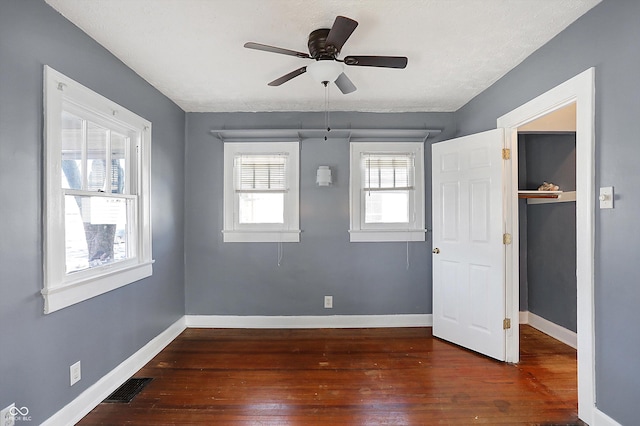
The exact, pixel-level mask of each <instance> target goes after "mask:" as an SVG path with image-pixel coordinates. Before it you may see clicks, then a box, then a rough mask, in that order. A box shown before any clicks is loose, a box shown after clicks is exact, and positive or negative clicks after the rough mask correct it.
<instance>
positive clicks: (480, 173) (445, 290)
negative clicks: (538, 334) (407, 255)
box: [432, 129, 506, 361]
mask: <svg viewBox="0 0 640 426" xmlns="http://www.w3.org/2000/svg"><path fill="white" fill-rule="evenodd" d="M503 146H504V135H503V130H502V129H496V130H491V131H488V132H484V133H479V134H475V135H470V136H465V137H462V138H458V139H452V140H449V141H445V142H439V143H436V144H433V145H432V166H433V168H432V179H433V180H432V210H433V212H432V213H433V255H432V256H433V334H434V336H436V337H439V338H442V339H444V340H448V341H450V342H452V343H455V344H457V345H460V346H464V347H465V348H468V349H471V350H473V351H476V352H480V353H482V354H484V355H487V356H490V357H492V358H496V359H498V360H501V361H504V360H505V343H506V342H505V336H506V333H505V330H504V329H503V320H504V318H505V246H504V244H503V233H504V225H503V224H504V222H505V221H504V209H503V204H504V203H503V201H504V200H503V198H504V195H503V160H502V148H503Z"/></svg>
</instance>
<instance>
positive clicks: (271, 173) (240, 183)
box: [234, 153, 288, 192]
mask: <svg viewBox="0 0 640 426" xmlns="http://www.w3.org/2000/svg"><path fill="white" fill-rule="evenodd" d="M287 159H288V154H286V153H283V154H272V155H260V154H255V155H252V154H238V155H236V158H235V161H234V168H235V170H236V180H235V188H236V191H237V192H285V191H286V190H287Z"/></svg>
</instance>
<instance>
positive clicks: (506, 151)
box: [502, 148, 511, 160]
mask: <svg viewBox="0 0 640 426" xmlns="http://www.w3.org/2000/svg"><path fill="white" fill-rule="evenodd" d="M502 159H503V160H511V150H510V149H509V148H503V149H502Z"/></svg>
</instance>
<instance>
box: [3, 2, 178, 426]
mask: <svg viewBox="0 0 640 426" xmlns="http://www.w3.org/2000/svg"><path fill="white" fill-rule="evenodd" d="M44 64H48V65H50V66H52V67H53V68H55V69H57V70H58V71H60V72H62V73H64V74H66V75H68V76H69V77H71V78H73V79H75V80H76V81H78V82H80V83H82V84H84V85H86V86H88V87H90V88H91V89H93V90H95V91H97V92H98V93H100V94H102V95H104V96H106V97H108V98H110V99H112V100H113V101H115V102H118V103H119V104H121V105H123V106H125V107H126V108H128V109H130V110H132V111H133V112H135V113H137V114H139V115H141V116H143V117H145V118H147V119H149V120H150V121H152V122H153V142H152V143H153V148H152V149H153V152H152V155H153V157H152V162H153V176H152V197H153V198H152V211H153V213H152V214H153V226H154V228H153V253H154V258H155V260H156V263H155V265H154V274H153V276H152V277H150V278H148V279H145V280H142V281H139V282H136V283H133V284H131V285H128V286H126V287H124V288H121V289H119V290H115V291H112V292H110V293H107V294H104V295H102V296H99V297H96V298H93V299H90V300H87V301H84V302H81V303H79V304H76V305H73V306H71V307H68V308H65V309H62V310H60V311H58V312H54V313H52V314H49V315H44V314H43V306H44V304H43V299H42V296H41V295H40V290H41V289H42V250H41V245H42V233H41V223H42V202H41V193H42V179H43V176H42V172H41V171H42V147H43V142H42V122H43V114H42V72H43V71H42V70H43V65H44ZM184 122H185V114H184V112H183V111H182V110H181V109H180V108H178V107H177V106H176V105H175V104H173V103H172V102H170V101H169V100H167V98H165V97H164V96H162V95H161V94H160V93H159V92H158V91H156V90H155V89H153V88H152V87H151V86H150V85H149V84H147V83H146V82H144V81H143V80H142V79H141V78H140V77H139V76H138V75H136V74H135V73H134V72H133V71H131V70H130V69H128V68H127V67H126V66H124V64H122V63H121V62H120V61H118V60H117V59H115V58H114V57H113V56H112V55H111V54H109V53H108V52H107V51H106V50H105V49H103V48H102V47H100V46H99V45H97V44H96V43H95V42H94V41H93V40H91V39H90V38H89V37H87V36H86V35H85V34H84V33H83V32H82V31H80V30H79V29H78V28H76V27H75V26H73V25H72V24H70V23H69V22H68V21H67V20H66V19H64V18H63V17H62V16H60V15H59V14H58V13H57V12H55V11H54V10H53V9H51V8H50V7H49V6H47V5H46V4H45V3H44V2H43V1H41V0H0V182H2V184H1V185H0V200H2V201H0V223H2V225H3V229H2V236H1V237H0V336H2V342H0V408H4V407H6V406H8V405H9V404H11V403H13V402H15V403H16V405H17V406H18V407H22V406H26V407H28V408H29V415H30V416H31V419H32V420H31V422H32V423H31V424H34V425H36V424H40V423H41V422H43V421H44V420H46V419H47V418H49V417H50V416H51V415H53V414H54V413H55V412H57V411H58V410H59V409H61V408H62V407H63V406H64V405H66V404H67V403H69V402H70V401H72V400H73V399H74V398H75V397H77V396H78V395H79V394H80V393H81V392H82V391H84V390H85V389H86V388H87V387H89V386H90V385H92V384H93V383H95V382H96V380H98V379H99V378H101V377H102V376H104V375H105V374H106V373H108V372H109V371H111V370H112V369H113V368H115V367H116V366H117V365H118V364H119V363H120V362H122V361H123V360H125V359H126V358H128V357H129V356H131V355H132V354H133V353H134V352H136V351H137V350H138V349H140V348H141V347H142V346H143V345H145V344H146V343H147V342H149V341H150V340H151V339H152V338H154V337H155V336H157V335H158V334H159V333H160V332H162V331H163V330H165V329H166V328H167V327H168V326H169V325H170V324H172V323H173V322H174V321H176V320H177V319H178V318H180V317H181V316H182V315H183V314H184V287H183V286H184V282H183V281H184V266H183V255H184V253H183V251H184V250H183V246H184V244H183V222H184V217H183V215H184V199H183V188H184ZM78 360H80V361H82V380H81V381H80V382H78V383H77V384H76V385H74V386H73V387H70V386H69V366H70V365H71V364H73V363H74V362H76V361H78Z"/></svg>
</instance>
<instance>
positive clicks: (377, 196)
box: [364, 191, 409, 223]
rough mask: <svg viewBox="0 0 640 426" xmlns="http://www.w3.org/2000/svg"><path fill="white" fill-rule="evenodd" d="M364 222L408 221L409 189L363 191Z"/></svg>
mask: <svg viewBox="0 0 640 426" xmlns="http://www.w3.org/2000/svg"><path fill="white" fill-rule="evenodd" d="M364 199H365V219H364V221H365V223H408V222H409V191H365V193H364Z"/></svg>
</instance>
